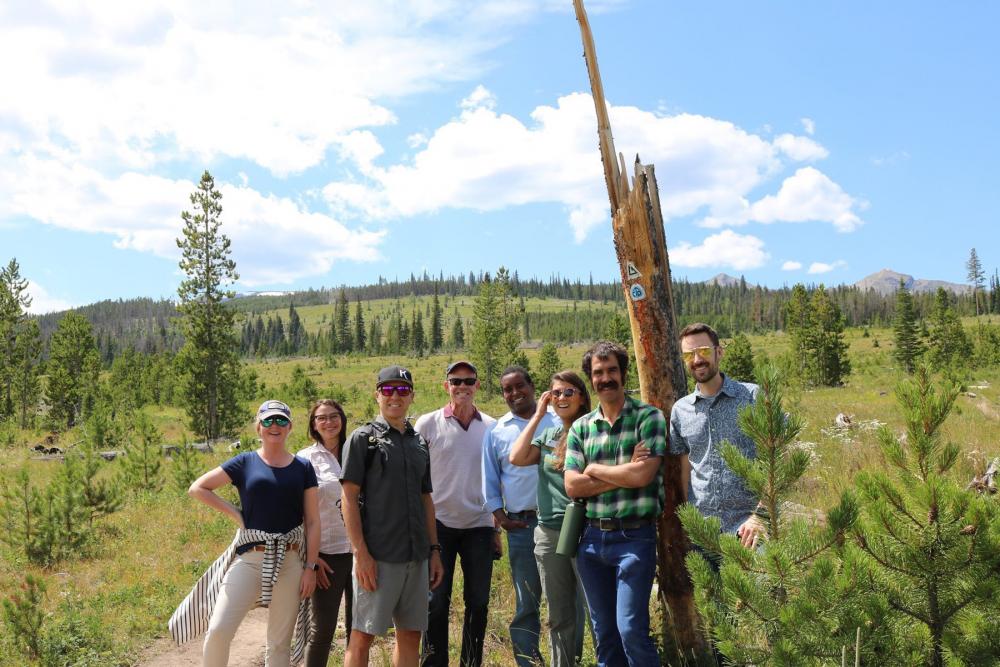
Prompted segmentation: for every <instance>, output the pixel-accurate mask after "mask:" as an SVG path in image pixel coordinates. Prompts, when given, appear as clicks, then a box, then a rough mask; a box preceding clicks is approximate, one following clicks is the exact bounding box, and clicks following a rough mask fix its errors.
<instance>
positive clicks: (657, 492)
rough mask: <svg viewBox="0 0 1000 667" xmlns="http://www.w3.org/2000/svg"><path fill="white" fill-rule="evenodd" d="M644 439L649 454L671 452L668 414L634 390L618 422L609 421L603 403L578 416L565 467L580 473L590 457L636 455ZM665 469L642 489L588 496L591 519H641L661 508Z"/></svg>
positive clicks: (610, 461) (619, 459)
mask: <svg viewBox="0 0 1000 667" xmlns="http://www.w3.org/2000/svg"><path fill="white" fill-rule="evenodd" d="M639 442H642V443H644V444H645V445H646V447H648V448H649V454H650V456H663V455H665V454H666V453H667V420H666V419H665V418H664V416H663V413H662V412H660V410H658V409H657V408H654V407H653V406H652V405H647V404H645V403H641V402H639V401H637V400H635V399H634V398H632V397H630V396H626V397H625V405H624V406H623V407H622V411H621V414H620V415H618V419H617V420H616V421H615V423H614V424H610V423H608V420H607V419H605V418H604V415H603V414H602V413H601V408H600V406H598V407H597V409H596V410H594V411H593V412H591V413H589V414H586V415H584V416H583V417H580V418H579V419H577V420H576V421H575V422H573V425H572V426H571V427H570V429H569V436H568V437H567V438H566V470H575V471H576V472H579V473H582V472H583V470H584V468H586V467H587V464H588V463H601V464H604V465H620V464H623V463H628V462H629V461H631V460H632V452H633V450H634V449H635V446H636V445H637V444H638V443H639ZM663 501H664V492H663V473H662V472H660V470H657V471H656V477H654V478H653V481H651V482H650V483H649V484H647V485H646V486H643V487H640V488H638V489H623V488H618V489H612V490H611V491H605V492H604V493H600V494H598V495H596V496H593V497H592V498H588V499H587V517H588V518H590V519H600V518H616V519H637V518H640V517H654V516H657V515H658V514H659V513H660V512H661V511H662V510H663Z"/></svg>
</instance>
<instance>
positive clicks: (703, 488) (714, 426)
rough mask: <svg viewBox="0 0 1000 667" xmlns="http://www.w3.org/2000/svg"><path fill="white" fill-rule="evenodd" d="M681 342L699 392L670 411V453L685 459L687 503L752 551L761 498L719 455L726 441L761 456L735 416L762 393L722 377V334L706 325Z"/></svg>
mask: <svg viewBox="0 0 1000 667" xmlns="http://www.w3.org/2000/svg"><path fill="white" fill-rule="evenodd" d="M680 341H681V355H682V356H683V357H684V362H685V364H687V369H688V372H690V373H691V375H692V376H693V377H694V380H695V389H694V393H692V394H688V395H687V396H685V397H684V398H682V399H680V400H678V401H677V402H675V403H674V407H673V408H672V409H671V411H670V453H671V454H678V455H681V456H682V457H683V458H682V460H681V471H682V473H681V474H682V480H683V484H684V489H685V494H686V495H687V498H688V502H690V503H691V504H692V505H694V506H695V507H697V508H698V510H699V511H700V512H701V513H702V514H703V515H705V516H710V517H712V516H714V517H716V518H718V519H719V521H720V522H721V523H722V532H724V533H735V534H736V535H737V536H738V537H739V538H740V542H741V543H742V544H743V546H745V547H748V548H753V547H755V546H756V545H757V541H758V540H759V538H760V536H761V535H762V534H763V532H764V523H763V521H761V519H760V518H759V517H758V516H757V515H756V514H755V512H758V511H760V510H755V507H756V505H757V499H756V498H755V497H754V496H753V494H752V493H751V492H750V490H749V489H747V488H746V485H745V484H744V483H743V480H742V479H740V478H739V477H737V476H736V474H735V473H734V472H733V471H732V470H730V469H729V466H727V465H726V463H725V461H723V460H722V456H721V455H720V454H719V450H720V449H721V447H722V443H723V442H724V441H726V440H728V441H729V442H731V443H733V445H735V446H736V447H737V448H738V449H739V450H740V452H742V453H743V455H744V456H746V457H748V458H754V457H755V456H756V455H757V447H756V445H755V444H754V441H753V440H751V439H750V437H749V436H747V434H745V433H744V432H743V431H741V430H740V427H739V425H738V423H737V416H738V414H739V410H740V408H742V407H744V406H747V405H752V404H753V402H754V401H755V400H756V399H757V392H758V390H759V388H758V387H757V385H755V384H751V383H749V382H737V381H735V380H733V379H731V378H729V377H726V375H725V374H724V373H721V372H719V361H720V360H721V359H722V347H720V345H719V334H717V333H716V332H715V330H713V329H712V327H710V326H708V325H707V324H703V323H701V322H695V323H693V324H689V325H687V326H686V327H684V328H683V329H681V332H680ZM714 565H717V564H714Z"/></svg>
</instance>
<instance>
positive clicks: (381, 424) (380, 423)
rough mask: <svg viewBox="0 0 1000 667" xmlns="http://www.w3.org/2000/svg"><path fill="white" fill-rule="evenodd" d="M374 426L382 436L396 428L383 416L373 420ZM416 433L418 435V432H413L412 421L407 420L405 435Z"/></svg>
mask: <svg viewBox="0 0 1000 667" xmlns="http://www.w3.org/2000/svg"><path fill="white" fill-rule="evenodd" d="M372 426H374V427H375V428H376V429H378V431H379V432H380V433H382V434H385V433H388V432H389V429H392V428H394V427H393V426H392V425H391V424H390V423H389V422H387V421H386V420H385V417H383V416H382V415H381V414H379V415H375V419H373V420H372ZM397 433H398V431H397ZM414 433H416V431H414V430H413V424H411V423H410V420H409V419H407V420H406V430H405V431H403V435H413V434H414Z"/></svg>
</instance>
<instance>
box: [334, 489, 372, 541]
mask: <svg viewBox="0 0 1000 667" xmlns="http://www.w3.org/2000/svg"><path fill="white" fill-rule="evenodd" d="M340 505H341V510H342V512H343V514H344V527H345V528H347V539H349V540H350V541H351V547H352V549H353V550H354V553H355V554H361V555H367V554H368V544H367V543H366V542H365V531H364V529H363V528H362V526H361V506H360V505H359V504H358V490H356V489H355V490H354V491H353V493H352V492H351V491H348V489H347V485H346V484H345V485H344V491H343V493H342V494H341V502H340Z"/></svg>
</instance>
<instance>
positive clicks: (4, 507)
mask: <svg viewBox="0 0 1000 667" xmlns="http://www.w3.org/2000/svg"><path fill="white" fill-rule="evenodd" d="M0 516H2V517H3V525H4V530H2V531H0V541H3V542H4V543H5V544H7V545H8V546H9V547H10V548H11V549H13V550H15V551H17V552H20V553H22V554H24V556H25V557H26V558H27V559H28V560H29V561H31V562H32V563H36V564H39V565H48V564H49V562H51V559H52V558H51V557H52V548H53V542H54V541H55V534H54V531H53V528H52V525H51V524H50V523H48V522H47V521H46V518H45V503H44V500H43V498H42V494H41V493H39V491H38V489H36V488H35V487H34V486H33V485H32V484H31V480H30V479H29V477H28V471H27V469H25V468H21V469H20V470H18V471H17V473H15V474H14V476H13V479H12V480H2V481H0Z"/></svg>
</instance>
